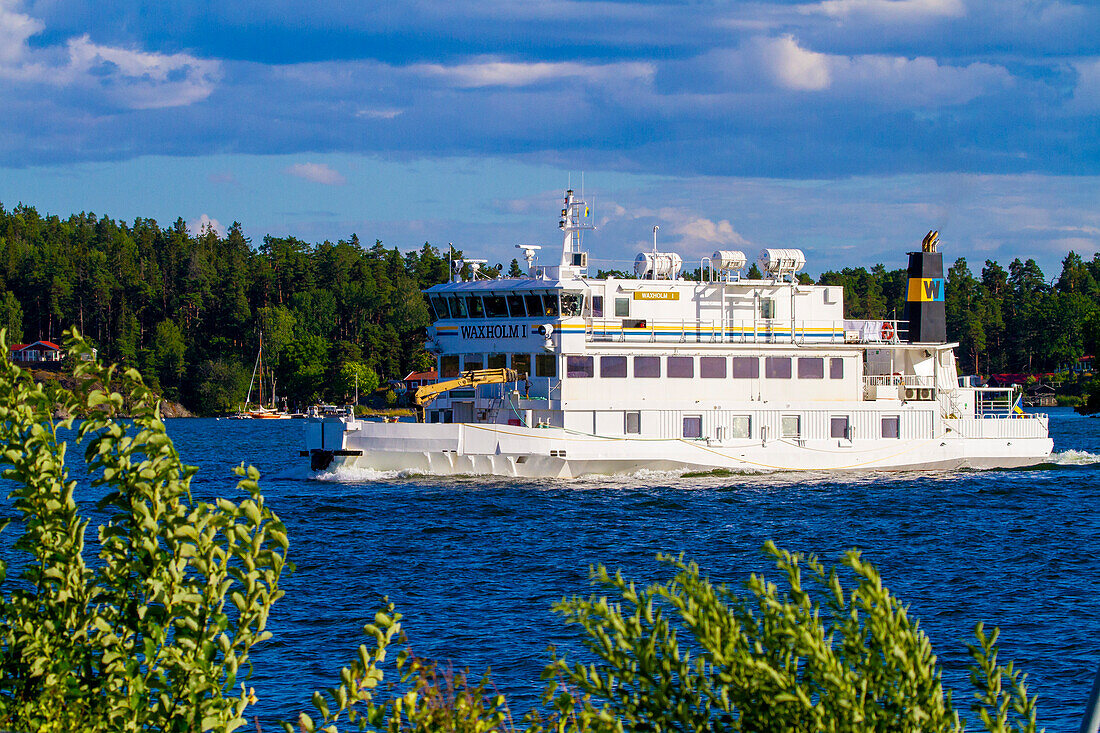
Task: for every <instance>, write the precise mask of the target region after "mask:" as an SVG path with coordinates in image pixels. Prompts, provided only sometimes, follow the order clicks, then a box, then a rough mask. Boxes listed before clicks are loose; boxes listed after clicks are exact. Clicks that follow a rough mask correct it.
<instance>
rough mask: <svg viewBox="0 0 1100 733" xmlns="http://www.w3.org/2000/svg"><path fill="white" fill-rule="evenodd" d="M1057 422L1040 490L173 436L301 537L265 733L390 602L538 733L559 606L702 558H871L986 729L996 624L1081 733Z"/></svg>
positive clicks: (190, 429) (1067, 725)
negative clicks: (316, 456) (977, 687)
mask: <svg viewBox="0 0 1100 733" xmlns="http://www.w3.org/2000/svg"><path fill="white" fill-rule="evenodd" d="M1048 412H1049V414H1050V431H1051V435H1052V437H1053V438H1054V450H1055V453H1054V455H1053V456H1052V458H1051V460H1050V462H1049V463H1047V464H1045V465H1042V466H1040V467H1037V468H1033V469H1027V470H996V471H954V472H928V473H861V474H821V473H817V472H813V473H811V472H806V473H786V474H754V475H734V476H724V477H716V476H710V477H689V476H684V475H681V474H678V473H664V472H662V473H653V472H645V471H642V472H638V473H634V474H630V475H621V476H600V477H587V478H580V479H575V480H560V479H546V480H528V479H524V480H517V479H498V478H484V477H472V476H471V477H458V478H438V477H427V476H417V475H405V474H400V473H379V472H373V471H366V470H363V471H336V472H327V473H320V474H317V473H313V472H311V471H309V466H308V459H307V458H301V457H299V450H300V449H301V448H302V447H303V437H302V431H303V423H301V422H300V421H290V420H287V421H237V420H214V419H177V420H169V421H167V424H168V431H169V435H170V436H171V437H172V438H173V440H174V441H175V443H176V446H177V448H178V449H179V451H180V453H181V455H182V456H183V458H184V460H185V461H186V462H187V463H189V464H192V465H195V466H197V467H198V468H199V472H198V474H197V476H196V478H195V480H194V490H195V493H196V494H197V495H216V494H220V495H225V496H232V495H233V492H234V491H235V478H234V476H233V473H232V468H233V467H234V466H236V465H238V464H240V463H242V462H243V463H246V464H252V465H255V466H256V467H257V468H259V469H260V471H261V474H262V476H261V479H260V485H261V487H262V490H263V492H264V494H265V495H266V497H267V500H268V503H269V505H270V506H271V507H272V508H273V509H274V511H275V512H276V513H277V514H278V515H279V516H280V518H281V519H282V520H283V521H284V522H285V523H286V525H287V528H288V533H289V536H290V559H291V560H292V561H293V563H294V566H295V569H294V571H293V572H289V573H286V574H284V576H283V579H282V583H281V585H282V588H283V589H284V590H285V591H286V595H285V597H283V598H282V599H281V600H280V601H279V602H278V603H277V604H276V606H275V608H274V609H273V611H272V616H271V621H270V623H269V626H268V628H269V630H270V631H272V632H273V634H274V636H273V638H272V640H270V641H269V642H266V643H265V644H264V645H262V647H258V648H256V649H255V650H254V652H253V655H252V663H253V673H252V676H251V679H250V680H249V681H248V682H247V684H248V685H250V686H253V687H255V691H256V696H257V698H258V703H257V704H256V706H255V707H254V708H253V711H254V713H255V715H256V716H257V718H258V722H259V723H260V725H261V727H262V729H263V730H265V731H266V730H276V729H277V721H278V720H280V719H286V720H294V719H296V718H297V715H298V712H299V711H303V710H305V711H310V712H312V706H311V704H310V698H311V695H312V693H313V691H314V690H317V689H322V688H327V687H331V686H333V685H336V684H338V682H339V670H340V668H341V667H342V666H345V665H346V664H348V663H350V662H351V661H352V660H353V659H354V658H355V655H356V650H357V648H358V646H359V645H360V644H361V643H364V642H365V641H367V640H366V639H365V637H363V635H362V631H361V629H362V626H363V624H365V623H367V622H369V621H370V620H371V619H372V617H373V615H374V613H375V610H376V609H378V608H379V607H380V605H381V604H382V602H383V600H382V599H383V598H388V599H389V600H390V601H392V602H393V603H395V604H396V606H397V608H398V610H399V611H400V612H401V613H402V614H403V615H404V619H403V622H402V623H403V627H404V630H405V632H406V634H407V636H408V645H409V647H410V648H411V650H412V651H413V652H414V653H415V654H417V655H419V656H421V657H427V658H431V659H435V660H438V661H439V662H441V663H442V664H443V665H444V666H445V667H446V666H450V667H451V668H453V669H454V670H456V671H461V670H469V673H470V674H472V675H474V676H475V677H479V676H480V675H481V674H482V673H483V672H485V671H486V670H490V671H491V679H492V684H493V685H494V686H495V687H496V689H498V690H499V691H500V692H501V693H503V694H504V695H505V696H506V698H507V699H508V701H509V705H510V707H511V710H512V712H513V715H514V716H515V717H516V718H517V719H518V718H521V717H522V715H523V713H525V712H526V711H527V710H529V709H531V708H532V707H534V706H536V705H537V704H538V699H539V693H540V691H541V689H542V683H541V682H540V680H539V674H540V672H541V671H542V670H543V668H544V667H545V666H546V665H547V663H548V661H549V659H550V656H549V652H548V647H549V646H550V645H553V646H554V647H556V649H557V650H558V653H559V654H565V655H566V656H567V657H570V658H580V656H581V655H583V650H582V647H581V645H580V642H579V637H578V633H577V631H576V630H575V628H570V627H567V626H566V625H565V624H564V623H563V622H562V620H561V618H560V617H558V616H556V615H555V614H554V612H553V611H552V610H551V606H552V605H553V604H554V603H555V602H556V601H558V600H560V599H562V598H563V597H572V596H576V595H580V596H587V595H589V594H590V593H591V592H592V591H593V589H592V588H591V586H590V585H589V568H590V567H591V566H592V565H594V564H599V563H602V564H604V565H606V566H607V567H608V568H611V569H619V570H621V571H622V572H623V574H624V575H625V576H627V577H628V578H632V579H634V580H636V581H638V582H640V583H648V582H655V581H663V580H666V579H667V578H669V577H670V576H671V571H670V569H669V568H668V567H667V566H665V565H663V564H661V563H660V562H658V561H657V559H656V555H657V554H658V553H666V554H673V555H680V554H681V553H682V554H683V556H684V557H685V558H686V559H689V560H693V561H695V562H697V563H698V564H699V565H700V566H701V568H702V569H703V570H704V571H705V573H706V574H707V575H709V577H710V578H711V580H712V581H714V582H717V583H726V584H729V585H733V586H736V585H739V584H742V583H744V581H745V580H747V579H748V577H749V575H750V574H751V573H754V572H765V573H769V574H771V575H772V576H773V577H774V576H775V573H774V571H773V570H772V565H771V564H770V563H769V561H768V559H767V557H765V555H764V553H763V551H762V547H763V545H764V543H765V542H766V541H767V540H772V541H774V542H775V543H776V544H777V545H778V546H779V547H781V548H785V549H788V550H792V551H794V550H797V551H802V552H807V553H814V554H816V555H818V556H819V557H820V558H821V559H822V560H823V561H824V562H826V563H827V564H832V563H834V562H836V561H838V560H839V559H840V558H841V556H842V554H843V553H844V552H845V551H846V550H848V549H851V548H858V549H860V550H861V551H862V553H863V556H864V558H865V559H867V560H870V561H872V562H873V563H874V564H875V565H877V567H878V568H879V570H880V572H881V574H882V577H883V580H884V583H885V584H886V586H887V587H889V588H890V589H891V590H892V591H893V592H894V593H895V594H896V595H897V596H898V597H900V598H901V599H902V600H903V601H904V602H905V603H907V604H909V608H910V615H911V616H915V617H917V618H919V619H920V621H921V626H922V628H923V629H924V630H925V631H926V632H927V634H928V636H929V637H930V639H931V641H932V644H933V647H934V649H935V652H936V654H937V655H938V659H939V662H940V664H941V665H942V668H943V676H944V681H945V684H946V687H948V688H950V689H953V690H954V691H955V692H954V701H955V705H956V707H957V708H958V709H959V710H960V711H961V713H962V714H963V716H964V717H968V718H970V720H971V725H970V728H971V729H972V730H974V729H977V728H979V727H980V724H978V720H977V718H976V716H974V715H972V714H971V713H970V711H969V704H970V701H971V699H972V689H971V687H970V685H969V683H968V679H967V664H968V657H967V654H966V646H965V644H966V642H967V641H968V640H969V639H970V638H971V634H972V630H973V627H974V624H975V623H976V622H978V621H984V622H985V624H986V626H987V627H993V626H996V627H999V628H1000V629H1001V636H1000V645H1001V661H1002V663H1003V662H1007V661H1009V660H1013V661H1015V662H1016V665H1017V667H1018V668H1019V669H1022V670H1024V671H1025V672H1026V673H1027V674H1028V687H1029V690H1030V691H1031V693H1032V694H1037V695H1038V697H1039V702H1038V709H1039V722H1040V725H1041V726H1043V727H1045V728H1046V730H1047V731H1051V732H1065V733H1069V732H1071V731H1076V730H1078V727H1079V725H1080V719H1081V715H1082V713H1083V710H1084V707H1085V704H1086V700H1087V698H1088V694H1089V690H1090V686H1091V684H1092V681H1093V679H1094V677H1095V675H1096V674H1097V670H1098V668H1100V602H1098V601H1100V599H1098V597H1097V594H1096V590H1095V587H1094V584H1095V583H1097V581H1098V579H1100V550H1098V547H1097V540H1098V539H1100V511H1098V510H1100V482H1098V479H1100V419H1090V418H1085V417H1081V416H1079V415H1076V414H1075V413H1074V412H1073V411H1072V410H1070V409H1068V408H1050V409H1049V410H1048ZM79 454H80V453H79V452H78V451H72V452H70V454H69V455H70V456H77V455H79Z"/></svg>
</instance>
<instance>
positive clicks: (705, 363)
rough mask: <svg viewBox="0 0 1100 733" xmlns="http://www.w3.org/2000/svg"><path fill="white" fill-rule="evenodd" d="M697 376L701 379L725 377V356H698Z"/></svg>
mask: <svg viewBox="0 0 1100 733" xmlns="http://www.w3.org/2000/svg"><path fill="white" fill-rule="evenodd" d="M699 376H700V377H702V378H703V379H725V378H726V357H724V356H700V357H699Z"/></svg>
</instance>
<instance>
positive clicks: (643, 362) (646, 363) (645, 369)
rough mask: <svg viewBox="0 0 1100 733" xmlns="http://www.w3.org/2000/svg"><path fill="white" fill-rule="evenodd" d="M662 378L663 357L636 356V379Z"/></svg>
mask: <svg viewBox="0 0 1100 733" xmlns="http://www.w3.org/2000/svg"><path fill="white" fill-rule="evenodd" d="M660 376H661V357H659V356H635V357H634V378H635V379H637V378H639V377H641V378H644V379H651V378H657V377H660Z"/></svg>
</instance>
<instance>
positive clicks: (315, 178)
mask: <svg viewBox="0 0 1100 733" xmlns="http://www.w3.org/2000/svg"><path fill="white" fill-rule="evenodd" d="M284 172H285V173H286V174H287V175H291V176H296V177H298V178H304V179H305V180H307V181H312V182H313V183H323V184H324V185H326V186H343V185H344V184H345V183H347V182H348V179H346V178H344V176H343V175H341V174H340V173H339V172H338V171H335V170H333V169H332V168H330V167H328V166H327V165H325V164H324V163H295V164H294V165H292V166H290V167H289V168H287V169H286V170H285V171H284Z"/></svg>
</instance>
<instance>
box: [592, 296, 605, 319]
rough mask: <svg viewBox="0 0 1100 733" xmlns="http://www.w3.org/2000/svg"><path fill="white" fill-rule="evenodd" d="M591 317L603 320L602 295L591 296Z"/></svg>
mask: <svg viewBox="0 0 1100 733" xmlns="http://www.w3.org/2000/svg"><path fill="white" fill-rule="evenodd" d="M592 317H593V318H603V296H602V295H593V296H592Z"/></svg>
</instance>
